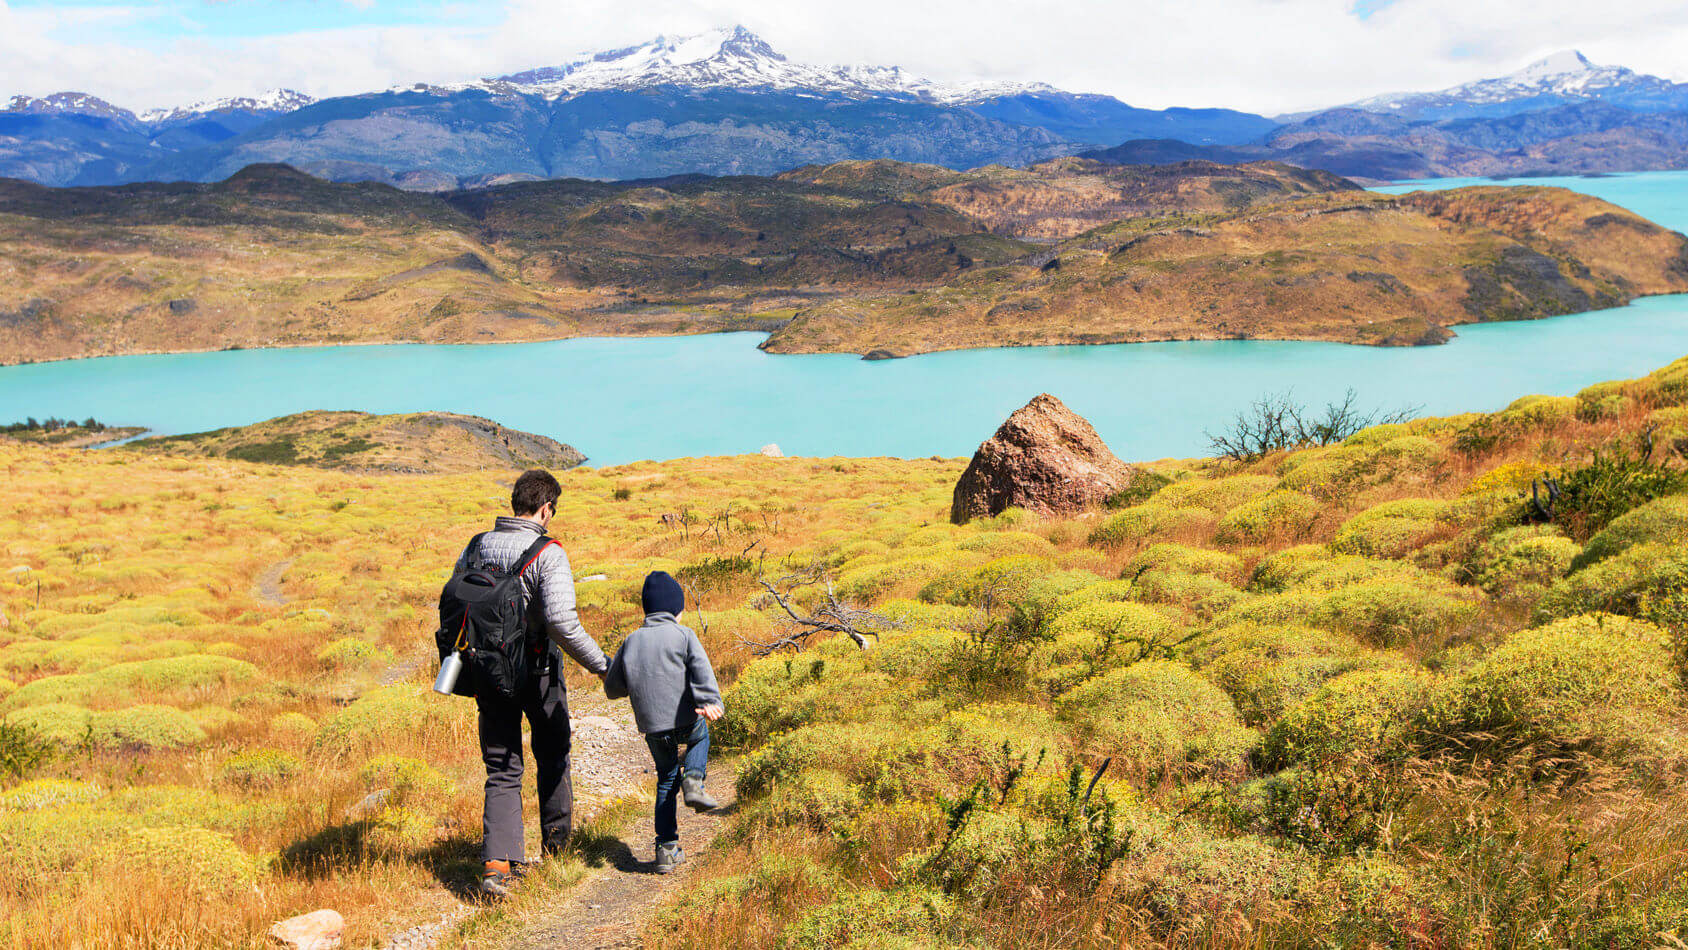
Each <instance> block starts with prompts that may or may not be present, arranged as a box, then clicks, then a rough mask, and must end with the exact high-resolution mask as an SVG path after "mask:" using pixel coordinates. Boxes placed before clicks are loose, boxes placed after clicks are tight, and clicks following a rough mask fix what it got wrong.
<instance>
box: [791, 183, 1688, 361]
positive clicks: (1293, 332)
mask: <svg viewBox="0 0 1688 950" xmlns="http://www.w3.org/2000/svg"><path fill="white" fill-rule="evenodd" d="M1683 291H1688V239H1685V238H1684V237H1683V236H1682V235H1681V234H1678V233H1676V232H1673V231H1668V230H1666V229H1664V228H1661V227H1659V226H1658V225H1656V224H1653V223H1651V222H1649V221H1647V220H1645V219H1643V218H1641V217H1639V216H1637V215H1634V214H1631V213H1629V212H1627V211H1624V210H1623V209H1621V208H1617V207H1615V206H1613V205H1611V204H1608V203H1606V202H1603V201H1600V200H1598V199H1594V198H1590V197H1588V196H1585V195H1581V194H1577V193H1575V192H1571V191H1567V190H1565V189H1560V188H1464V189H1459V190H1456V191H1448V192H1434V193H1416V194H1411V195H1406V196H1402V197H1398V198H1397V197H1390V196H1384V195H1376V194H1371V193H1366V192H1343V193H1337V194H1324V195H1316V196H1311V197H1307V198H1301V199H1296V200H1293V201H1288V202H1284V203H1281V204H1275V205H1272V206H1270V207H1264V208H1258V209H1250V210H1247V211H1241V212H1231V213H1216V214H1174V215H1164V216H1156V217H1142V218H1132V219H1126V220H1123V221H1119V222H1117V223H1114V224H1111V225H1107V226H1104V227H1101V228H1097V229H1095V230H1093V231H1090V232H1087V233H1086V234H1083V235H1081V236H1079V237H1076V238H1073V239H1070V240H1067V241H1064V242H1061V243H1060V244H1059V245H1058V246H1057V247H1054V248H1051V249H1050V250H1049V251H1048V252H1047V253H1045V254H1044V255H1040V256H1039V257H1037V258H1033V259H1031V260H1029V261H1022V262H1016V263H1015V264H1013V265H1009V266H1001V267H984V268H977V269H975V270H973V271H970V272H969V273H967V274H965V275H963V276H961V277H958V278H957V279H955V280H953V281H950V282H949V283H947V284H946V285H944V286H943V287H939V288H934V289H929V290H924V291H921V292H918V293H914V294H899V295H874V296H861V297H857V298H854V299H851V300H840V301H834V302H831V303H828V304H825V305H821V306H816V307H812V308H809V309H806V310H804V311H802V312H800V313H799V314H798V315H797V317H796V319H794V320H793V321H792V322H791V323H789V324H788V325H786V326H785V327H783V328H782V329H780V330H779V331H778V332H776V333H774V334H773V335H772V336H770V337H769V339H768V340H767V341H766V342H765V343H764V344H763V346H764V348H765V349H768V350H771V351H774V352H782V353H808V352H837V351H840V350H843V351H847V352H858V353H869V352H875V351H877V352H878V354H879V355H881V356H885V355H905V354H912V353H920V352H927V351H931V350H940V349H962V348H968V347H976V346H985V345H989V346H1031V345H1040V344H1055V343H1124V342H1138V341H1146V340H1184V339H1298V340H1334V341H1341V342H1350V343H1371V344H1382V345H1409V344H1428V343H1440V342H1443V341H1445V340H1446V339H1447V338H1448V337H1450V336H1451V335H1452V333H1451V331H1449V330H1448V327H1449V326H1452V325H1456V324H1460V323H1472V322H1481V321H1488V320H1521V319H1532V318H1536V317H1544V316H1551V315H1555V314H1564V313H1576V312H1581V311H1585V310H1596V309H1601V308H1604V307H1613V306H1619V305H1621V304H1623V303H1626V302H1628V301H1629V300H1631V299H1633V298H1635V297H1638V296H1643V295H1648V294H1662V293H1678V292H1683Z"/></svg>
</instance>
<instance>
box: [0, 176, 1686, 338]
mask: <svg viewBox="0 0 1688 950" xmlns="http://www.w3.org/2000/svg"><path fill="white" fill-rule="evenodd" d="M1522 193H1524V192H1523V191H1521V190H1517V189H1478V190H1474V191H1467V192H1459V193H1456V194H1457V195H1460V196H1462V197H1458V198H1442V199H1436V200H1435V202H1432V201H1430V200H1429V199H1425V200H1419V199H1394V198H1384V197H1380V196H1376V195H1369V194H1366V193H1364V192H1359V191H1357V190H1356V189H1355V188H1354V186H1353V184H1352V183H1351V182H1348V181H1347V180H1345V179H1342V178H1338V177H1336V176H1334V175H1330V174H1328V173H1324V172H1308V171H1304V170H1301V169H1297V168H1292V167H1290V166H1287V165H1282V164H1279V163H1273V162H1258V163H1253V164H1245V165H1220V164H1214V163H1211V162H1185V163H1181V164H1177V165H1167V166H1144V167H1133V166H1118V165H1109V164H1104V163H1100V162H1094V161H1088V160H1083V159H1062V160H1058V161H1052V162H1045V163H1043V164H1040V165H1034V166H1031V167H1029V168H1025V169H1010V168H1005V167H1000V166H988V167H984V168H979V169H974V170H972V171H966V172H954V171H950V170H948V169H944V168H939V167H937V166H930V165H913V164H905V163H897V162H889V161H866V162H842V163H837V164H833V165H825V166H807V167H804V168H799V169H796V170H793V171H791V172H787V173H785V174H783V175H779V176H773V177H757V176H739V177H727V178H713V177H708V176H697V175H694V176H682V177H677V178H667V179H656V180H646V181H628V182H592V181H581V180H559V181H544V182H521V183H514V184H508V185H501V186H498V187H492V188H485V189H477V190H472V191H461V192H451V193H445V194H438V195H435V194H418V193H410V192H403V191H399V190H397V189H394V188H390V187H388V186H385V185H379V184H371V183H362V184H332V183H329V182H325V181H321V180H318V179H315V178H312V177H310V176H308V175H305V174H302V173H300V172H298V171H295V170H293V169H291V168H288V167H286V166H279V165H267V166H252V167H249V168H247V169H244V170H243V171H241V172H240V173H238V174H236V175H234V176H232V177H231V178H229V179H227V180H225V181H222V182H218V183H215V184H209V185H202V184H181V183H173V184H138V185H123V186H114V187H101V188H74V189H52V188H46V187H43V186H39V185H33V184H28V183H25V182H18V181H0V363H15V362H25V361H35V360H46V359H63V358H73V357H83V356H96V355H107V354H122V353H138V352H162V351H184V350H211V349H225V348H240V347H262V346H296V345H320V344H334V343H350V342H394V341H401V342H402V341H418V342H483V341H512V340H538V339H556V338H562V337H570V336H579V335H640V334H676V333H693V332H709V331H718V330H730V329H758V330H764V331H776V332H775V335H774V336H773V338H772V339H770V340H769V341H768V344H767V346H768V348H769V349H772V350H777V351H782V352H785V351H790V352H796V351H812V350H837V351H848V352H863V353H865V352H869V351H871V350H875V349H884V350H888V351H890V352H892V353H897V354H902V353H914V352H921V351H925V350H931V349H946V348H954V347H966V346H978V345H983V344H985V343H987V342H989V343H992V344H995V343H1000V342H1004V341H1006V342H1016V343H1031V342H1100V341H1115V340H1135V339H1166V338H1183V337H1189V336H1195V337H1231V336H1262V337H1303V338H1315V339H1343V340H1351V341H1354V342H1386V343H1401V342H1434V341H1435V340H1436V339H1438V338H1440V337H1441V336H1443V335H1445V332H1446V331H1445V330H1443V329H1442V328H1443V327H1445V326H1446V325H1448V324H1452V323H1457V322H1462V321H1466V320H1471V319H1496V318H1506V317H1520V316H1539V315H1542V314H1545V313H1562V312H1566V310H1567V308H1571V309H1590V308H1593V307H1599V306H1611V305H1614V304H1617V303H1621V302H1623V301H1625V300H1628V299H1629V298H1631V297H1633V296H1636V295H1640V294H1647V293H1663V292H1667V291H1670V290H1676V289H1683V288H1682V287H1681V281H1680V279H1679V278H1678V277H1676V276H1671V275H1673V274H1676V273H1677V272H1675V271H1669V270H1668V268H1666V266H1665V263H1664V262H1667V261H1674V260H1678V259H1679V257H1680V254H1681V238H1680V237H1679V236H1674V235H1671V234H1670V233H1669V232H1665V231H1663V230H1662V229H1660V228H1657V227H1656V226H1654V225H1652V224H1650V223H1647V222H1645V221H1643V220H1641V219H1639V218H1636V217H1635V216H1633V215H1630V214H1628V213H1627V212H1624V211H1622V209H1618V208H1615V207H1613V206H1610V205H1606V204H1603V203H1601V202H1599V201H1596V200H1595V199H1591V198H1580V197H1577V196H1571V195H1570V194H1569V193H1557V194H1549V193H1548V192H1543V191H1540V190H1534V191H1528V194H1529V195H1530V196H1531V197H1530V198H1529V199H1528V201H1527V202H1525V203H1526V204H1528V205H1530V206H1531V207H1538V206H1539V208H1551V209H1558V210H1557V211H1554V212H1553V213H1554V214H1560V215H1563V216H1565V220H1566V221H1570V220H1572V219H1575V220H1590V221H1593V220H1599V221H1601V222H1605V223H1603V224H1600V225H1599V226H1594V225H1590V226H1586V227H1579V228H1571V227H1563V226H1562V227H1560V228H1559V229H1558V230H1557V231H1555V232H1554V233H1555V235H1556V236H1554V237H1553V238H1552V239H1551V240H1550V239H1548V238H1547V237H1544V236H1541V235H1534V234H1532V233H1527V232H1525V231H1518V230H1517V229H1516V228H1514V229H1513V230H1511V231H1508V230H1505V229H1504V228H1502V225H1503V224H1505V222H1503V221H1501V220H1500V219H1499V218H1497V219H1495V220H1493V221H1486V220H1484V216H1485V214H1489V213H1491V212H1490V211H1486V210H1484V209H1493V208H1500V207H1509V206H1511V205H1513V204H1515V203H1516V200H1517V199H1515V198H1512V197H1508V196H1511V195H1516V194H1522ZM1436 202H1442V203H1441V204H1438V203H1436ZM1449 202H1452V203H1449ZM1438 209H1440V210H1438ZM1515 212H1516V209H1515ZM1496 213H1498V212H1496ZM1542 213H1546V212H1545V211H1544V212H1542ZM1579 216H1580V217H1579ZM1508 248H1511V249H1510V250H1508ZM1509 255H1510V256H1509ZM1531 255H1546V257H1547V258H1551V260H1552V261H1553V262H1557V263H1553V264H1551V266H1550V265H1548V264H1543V263H1542V262H1541V259H1540V258H1539V257H1538V256H1531ZM1555 268H1557V271H1556V272H1557V273H1558V275H1559V276H1558V277H1555V276H1554V275H1553V274H1550V273H1548V272H1549V271H1554V270H1555ZM1531 275H1534V276H1531ZM1561 278H1562V279H1561ZM1122 288H1124V289H1122Z"/></svg>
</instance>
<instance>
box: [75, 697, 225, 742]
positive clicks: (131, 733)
mask: <svg viewBox="0 0 1688 950" xmlns="http://www.w3.org/2000/svg"><path fill="white" fill-rule="evenodd" d="M89 726H90V728H91V729H92V735H93V740H94V744H95V745H98V746H102V747H105V748H138V749H148V750H150V749H180V748H183V747H185V746H191V745H198V744H199V743H201V742H204V741H205V730H204V729H201V728H199V724H198V723H196V722H194V721H193V717H192V716H190V715H188V714H187V713H185V712H183V711H181V710H180V709H177V708H176V707H174V706H161V705H157V704H152V703H148V704H143V705H140V706H131V707H129V708H128V709H119V710H114V711H111V712H101V713H95V714H94V716H93V719H92V720H91V721H90V723H89Z"/></svg>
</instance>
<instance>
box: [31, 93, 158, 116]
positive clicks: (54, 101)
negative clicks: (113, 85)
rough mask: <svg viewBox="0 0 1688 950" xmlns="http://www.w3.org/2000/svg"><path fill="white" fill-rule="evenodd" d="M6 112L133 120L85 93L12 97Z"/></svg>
mask: <svg viewBox="0 0 1688 950" xmlns="http://www.w3.org/2000/svg"><path fill="white" fill-rule="evenodd" d="M6 111H7V112H26V113H30V114H33V115H41V114H44V113H54V112H69V113H76V114H78V115H97V116H104V117H106V118H114V119H133V118H135V114H134V113H132V112H130V111H129V110H128V109H124V108H121V107H119V106H114V105H112V104H111V103H109V102H107V101H105V100H104V99H101V98H100V97H98V96H91V95H89V94H87V93H85V92H55V93H53V94H52V95H50V96H39V97H37V96H13V97H12V100H11V102H9V103H7V104H6Z"/></svg>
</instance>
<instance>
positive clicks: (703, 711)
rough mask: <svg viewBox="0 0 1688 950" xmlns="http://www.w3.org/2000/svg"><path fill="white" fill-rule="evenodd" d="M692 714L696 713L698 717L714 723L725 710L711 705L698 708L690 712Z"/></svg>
mask: <svg viewBox="0 0 1688 950" xmlns="http://www.w3.org/2000/svg"><path fill="white" fill-rule="evenodd" d="M692 712H695V713H697V714H698V715H700V716H702V717H703V718H705V719H707V720H709V721H710V722H714V721H715V720H717V719H720V718H721V716H722V714H723V713H725V712H726V710H724V709H722V708H721V707H720V706H717V705H715V704H713V703H711V704H710V705H708V706H698V707H696V708H694V709H693V710H692Z"/></svg>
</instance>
